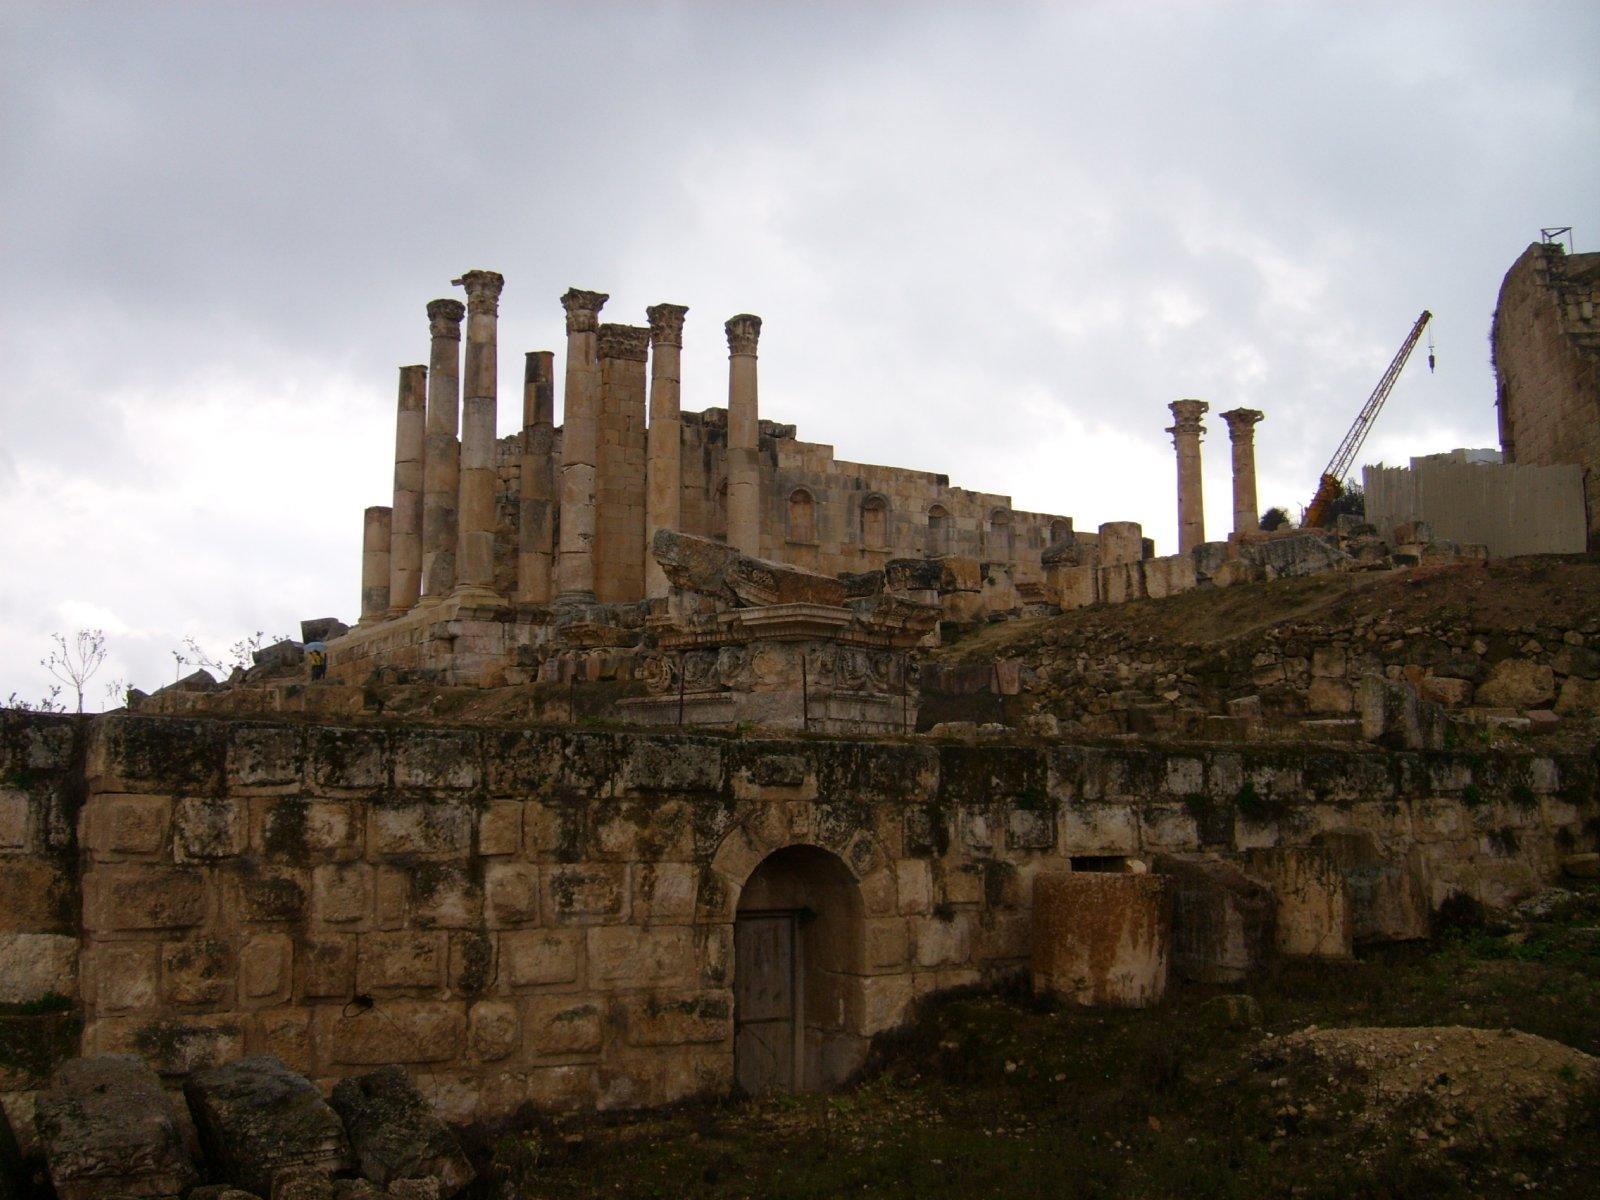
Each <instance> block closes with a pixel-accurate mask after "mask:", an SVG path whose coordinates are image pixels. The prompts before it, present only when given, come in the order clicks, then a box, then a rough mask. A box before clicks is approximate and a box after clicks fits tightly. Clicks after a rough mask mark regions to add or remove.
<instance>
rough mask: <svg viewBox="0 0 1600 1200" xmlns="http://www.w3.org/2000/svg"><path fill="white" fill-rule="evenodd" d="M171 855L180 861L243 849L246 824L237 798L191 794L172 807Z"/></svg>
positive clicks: (246, 829)
mask: <svg viewBox="0 0 1600 1200" xmlns="http://www.w3.org/2000/svg"><path fill="white" fill-rule="evenodd" d="M173 824H174V826H175V829H176V834H177V836H176V837H175V838H174V846H173V849H174V856H175V857H176V858H177V859H178V861H179V862H194V861H205V860H208V859H217V858H229V857H231V856H233V855H235V854H241V853H243V852H244V848H245V843H246V841H247V838H248V834H249V828H248V825H247V822H246V820H245V811H244V806H243V805H242V804H241V803H240V802H239V801H237V800H225V799H218V798H214V797H199V796H190V797H186V798H184V799H182V800H179V801H178V802H177V804H176V806H175V810H174V820H173Z"/></svg>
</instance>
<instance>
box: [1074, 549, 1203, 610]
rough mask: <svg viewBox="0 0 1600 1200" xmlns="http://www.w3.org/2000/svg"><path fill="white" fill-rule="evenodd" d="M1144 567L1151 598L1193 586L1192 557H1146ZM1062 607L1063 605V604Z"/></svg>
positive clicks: (1172, 594)
mask: <svg viewBox="0 0 1600 1200" xmlns="http://www.w3.org/2000/svg"><path fill="white" fill-rule="evenodd" d="M1142 565H1143V568H1144V587H1145V594H1146V595H1148V596H1149V597H1150V598H1151V599H1152V600H1159V599H1160V598H1161V597H1163V596H1175V595H1177V594H1178V593H1179V592H1187V591H1190V590H1192V589H1193V588H1194V587H1195V573H1194V557H1193V555H1189V554H1173V555H1169V556H1167V557H1165V558H1147V559H1145V561H1144V563H1143V564H1142ZM1063 607H1064V606H1063Z"/></svg>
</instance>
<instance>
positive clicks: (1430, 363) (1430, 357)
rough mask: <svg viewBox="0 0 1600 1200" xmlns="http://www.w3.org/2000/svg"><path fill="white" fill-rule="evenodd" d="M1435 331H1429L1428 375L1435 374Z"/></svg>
mask: <svg viewBox="0 0 1600 1200" xmlns="http://www.w3.org/2000/svg"><path fill="white" fill-rule="evenodd" d="M1433 363H1434V358H1433V330H1432V329H1429V330H1428V374H1429V375H1432V374H1433Z"/></svg>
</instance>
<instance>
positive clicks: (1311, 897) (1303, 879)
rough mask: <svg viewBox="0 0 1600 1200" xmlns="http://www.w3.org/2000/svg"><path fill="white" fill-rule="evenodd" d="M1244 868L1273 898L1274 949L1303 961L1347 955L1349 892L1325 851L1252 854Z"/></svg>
mask: <svg viewBox="0 0 1600 1200" xmlns="http://www.w3.org/2000/svg"><path fill="white" fill-rule="evenodd" d="M1246 862H1247V865H1248V869H1249V871H1250V873H1251V874H1252V875H1255V876H1257V877H1258V878H1260V879H1261V880H1262V881H1263V882H1264V883H1266V884H1267V886H1268V887H1270V888H1271V889H1272V893H1273V895H1274V897H1275V898H1276V899H1277V905H1278V910H1277V915H1276V918H1275V923H1276V933H1275V938H1276V945H1277V949H1278V952H1279V953H1280V954H1285V955H1289V956H1292V957H1303V958H1338V959H1344V958H1349V957H1351V954H1352V947H1353V938H1354V932H1355V926H1354V919H1353V913H1352V911H1351V905H1350V888H1349V886H1348V884H1347V883H1346V882H1345V878H1344V873H1343V872H1342V871H1341V870H1340V869H1339V866H1338V864H1337V863H1336V862H1335V861H1334V859H1333V857H1332V856H1331V855H1329V854H1328V853H1327V852H1326V851H1324V850H1318V849H1303V848H1299V847H1277V848H1273V849H1264V850H1252V851H1250V852H1249V853H1248V854H1247V856H1246Z"/></svg>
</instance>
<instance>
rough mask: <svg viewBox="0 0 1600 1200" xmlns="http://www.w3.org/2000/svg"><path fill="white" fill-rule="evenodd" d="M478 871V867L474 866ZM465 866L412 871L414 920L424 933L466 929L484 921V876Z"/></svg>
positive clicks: (435, 865) (445, 865)
mask: <svg viewBox="0 0 1600 1200" xmlns="http://www.w3.org/2000/svg"><path fill="white" fill-rule="evenodd" d="M474 867H475V864H474ZM474 867H469V866H468V865H467V864H465V863H431V862H430V863H418V864H416V865H415V866H413V867H412V868H411V920H412V922H413V923H414V924H415V925H417V926H419V927H421V928H424V929H465V928H468V927H475V926H477V925H480V924H481V923H482V921H483V882H482V875H481V874H479V872H478V871H477V870H475V869H474Z"/></svg>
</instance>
